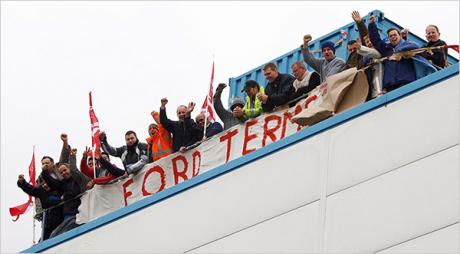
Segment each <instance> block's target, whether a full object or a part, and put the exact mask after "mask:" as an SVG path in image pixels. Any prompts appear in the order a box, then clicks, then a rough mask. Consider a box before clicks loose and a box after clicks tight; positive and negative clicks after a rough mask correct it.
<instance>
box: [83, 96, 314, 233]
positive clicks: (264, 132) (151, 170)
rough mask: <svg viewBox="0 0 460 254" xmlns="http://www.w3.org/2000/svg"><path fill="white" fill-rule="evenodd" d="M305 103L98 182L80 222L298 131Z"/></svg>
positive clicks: (88, 196)
mask: <svg viewBox="0 0 460 254" xmlns="http://www.w3.org/2000/svg"><path fill="white" fill-rule="evenodd" d="M304 102H305V99H304V100H302V101H300V102H299V103H298V104H297V105H296V107H294V108H291V109H287V110H282V111H278V112H274V113H271V114H265V115H262V116H259V117H258V118H254V119H250V120H248V121H246V122H245V123H244V124H240V125H237V126H234V127H232V128H230V129H228V130H226V131H224V132H222V133H220V134H218V135H215V136H213V137H212V138H211V139H209V140H207V141H205V142H204V143H203V144H201V145H200V146H198V147H196V148H194V149H191V150H189V151H187V152H185V153H174V154H171V155H169V156H167V157H164V158H162V159H161V160H158V161H156V162H153V163H150V164H147V165H146V166H145V167H144V168H143V169H142V170H140V171H139V172H138V173H137V174H135V175H130V176H129V177H127V178H125V179H123V180H120V181H119V182H115V183H111V184H107V185H95V186H94V188H93V189H91V190H89V191H87V192H86V194H85V195H83V196H82V197H81V205H80V207H79V214H78V215H77V223H79V224H81V223H86V222H88V221H91V220H94V219H96V218H98V217H100V216H103V215H105V214H107V213H109V212H112V211H115V210H117V209H119V208H121V207H124V206H127V205H130V204H132V203H134V202H136V201H138V200H140V199H143V198H145V197H147V196H150V195H153V194H155V193H158V192H160V191H162V190H164V189H166V188H169V187H171V186H173V185H176V184H178V183H181V182H183V181H186V180H187V179H190V178H192V177H194V176H196V175H198V174H201V173H203V172H206V171H208V170H211V169H213V168H216V167H217V166H220V165H222V164H224V163H226V162H228V161H231V160H233V159H235V158H238V157H241V156H244V155H246V154H249V153H251V152H253V151H255V150H257V149H259V148H261V147H264V146H266V145H269V144H271V143H273V142H275V141H278V140H281V139H283V138H284V137H286V136H288V135H291V134H292V133H295V132H297V131H299V130H300V129H301V126H300V125H298V124H296V123H291V118H292V117H293V116H294V115H295V114H298V113H300V112H301V111H302V110H303V109H304V106H305V105H304Z"/></svg>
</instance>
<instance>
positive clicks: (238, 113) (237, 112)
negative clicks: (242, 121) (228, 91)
mask: <svg viewBox="0 0 460 254" xmlns="http://www.w3.org/2000/svg"><path fill="white" fill-rule="evenodd" d="M243 115H244V112H243V109H242V108H241V107H240V106H236V107H235V108H234V109H233V117H236V118H240V117H242V116H243Z"/></svg>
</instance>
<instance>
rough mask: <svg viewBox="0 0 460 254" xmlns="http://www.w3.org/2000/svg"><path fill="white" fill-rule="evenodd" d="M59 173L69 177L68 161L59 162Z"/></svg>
mask: <svg viewBox="0 0 460 254" xmlns="http://www.w3.org/2000/svg"><path fill="white" fill-rule="evenodd" d="M58 169H59V174H61V176H62V177H63V178H64V179H66V180H67V179H69V178H70V177H71V176H72V175H71V174H70V166H69V164H68V163H61V164H59V168H58Z"/></svg>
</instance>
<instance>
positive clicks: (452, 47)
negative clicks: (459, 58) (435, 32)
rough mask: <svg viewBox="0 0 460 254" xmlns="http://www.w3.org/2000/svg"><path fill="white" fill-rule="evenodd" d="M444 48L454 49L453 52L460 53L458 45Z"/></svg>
mask: <svg viewBox="0 0 460 254" xmlns="http://www.w3.org/2000/svg"><path fill="white" fill-rule="evenodd" d="M444 48H450V49H453V50H455V51H457V52H459V48H458V45H444Z"/></svg>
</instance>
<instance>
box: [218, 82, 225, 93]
mask: <svg viewBox="0 0 460 254" xmlns="http://www.w3.org/2000/svg"><path fill="white" fill-rule="evenodd" d="M226 87H227V84H225V83H220V84H219V85H218V86H217V89H216V91H222V90H224V88H226Z"/></svg>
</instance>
